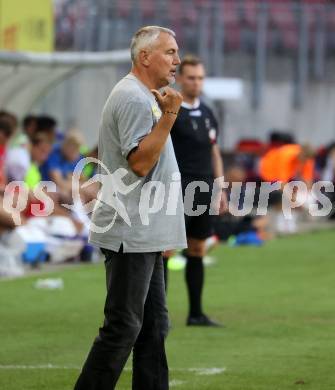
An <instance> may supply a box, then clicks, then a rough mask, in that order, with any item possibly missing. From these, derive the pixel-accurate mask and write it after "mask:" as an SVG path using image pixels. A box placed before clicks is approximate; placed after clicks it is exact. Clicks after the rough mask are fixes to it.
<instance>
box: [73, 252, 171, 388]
mask: <svg viewBox="0 0 335 390" xmlns="http://www.w3.org/2000/svg"><path fill="white" fill-rule="evenodd" d="M102 251H103V253H104V255H105V257H106V260H105V267H106V283H107V298H106V303H105V309H104V313H105V320H104V325H103V326H102V327H101V328H100V329H99V335H98V336H97V338H96V339H95V341H94V343H93V346H92V348H91V351H90V352H89V355H88V357H87V360H86V362H85V364H84V367H83V370H82V372H81V374H80V376H79V378H78V381H77V383H76V385H75V390H112V389H115V386H116V383H117V381H118V379H119V377H120V374H121V372H122V369H123V368H124V366H125V364H126V362H127V359H128V357H129V355H130V353H131V351H132V350H133V385H132V388H133V390H166V389H168V388H169V380H168V365H167V360H166V355H165V346H164V342H165V337H166V335H167V331H168V314H167V309H166V302H165V291H164V274H163V262H162V255H161V252H152V253H122V250H121V251H120V252H119V253H117V252H113V251H110V250H107V249H102Z"/></svg>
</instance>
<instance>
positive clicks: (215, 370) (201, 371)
mask: <svg viewBox="0 0 335 390" xmlns="http://www.w3.org/2000/svg"><path fill="white" fill-rule="evenodd" d="M80 369H81V367H80V366H75V365H66V366H63V365H57V364H51V363H48V364H36V365H31V364H30V365H26V364H8V365H4V364H0V370H80ZM125 370H126V371H131V368H128V367H127V368H126V369H125ZM170 371H180V372H193V373H195V374H196V375H219V374H222V373H223V372H225V371H226V368H225V367H221V368H220V367H209V368H204V367H197V368H170ZM177 382H178V381H177ZM178 385H179V383H178V384H175V386H178Z"/></svg>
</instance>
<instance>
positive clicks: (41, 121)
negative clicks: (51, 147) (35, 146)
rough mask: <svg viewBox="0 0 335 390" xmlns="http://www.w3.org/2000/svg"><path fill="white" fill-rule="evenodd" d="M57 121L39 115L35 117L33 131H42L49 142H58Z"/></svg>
mask: <svg viewBox="0 0 335 390" xmlns="http://www.w3.org/2000/svg"><path fill="white" fill-rule="evenodd" d="M56 127H57V121H56V119H54V118H52V117H50V116H46V115H41V116H38V117H37V123H36V129H35V133H43V134H45V135H46V136H47V137H48V138H49V142H50V143H51V144H53V143H55V142H59V139H58V134H57V129H56Z"/></svg>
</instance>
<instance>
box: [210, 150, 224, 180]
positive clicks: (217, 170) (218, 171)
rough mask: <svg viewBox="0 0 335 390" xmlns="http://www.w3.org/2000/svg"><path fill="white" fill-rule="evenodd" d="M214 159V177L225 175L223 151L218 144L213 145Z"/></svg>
mask: <svg viewBox="0 0 335 390" xmlns="http://www.w3.org/2000/svg"><path fill="white" fill-rule="evenodd" d="M212 161H213V171H214V177H215V178H217V177H222V176H223V161H222V157H221V152H220V148H219V146H218V144H214V145H213V146H212Z"/></svg>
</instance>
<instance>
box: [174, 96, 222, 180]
mask: <svg viewBox="0 0 335 390" xmlns="http://www.w3.org/2000/svg"><path fill="white" fill-rule="evenodd" d="M217 133H218V124H217V121H216V119H215V117H214V115H213V112H212V110H211V109H210V108H209V107H208V106H206V105H205V104H204V103H203V102H200V101H198V102H197V103H196V104H195V105H194V106H190V105H189V104H186V103H182V106H181V108H180V110H179V113H178V117H177V119H176V121H175V123H174V125H173V127H172V129H171V138H172V142H173V146H174V150H175V154H176V158H177V162H178V166H179V170H180V172H181V175H182V176H183V175H190V176H199V177H213V163H212V147H213V144H215V143H216V140H217Z"/></svg>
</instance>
